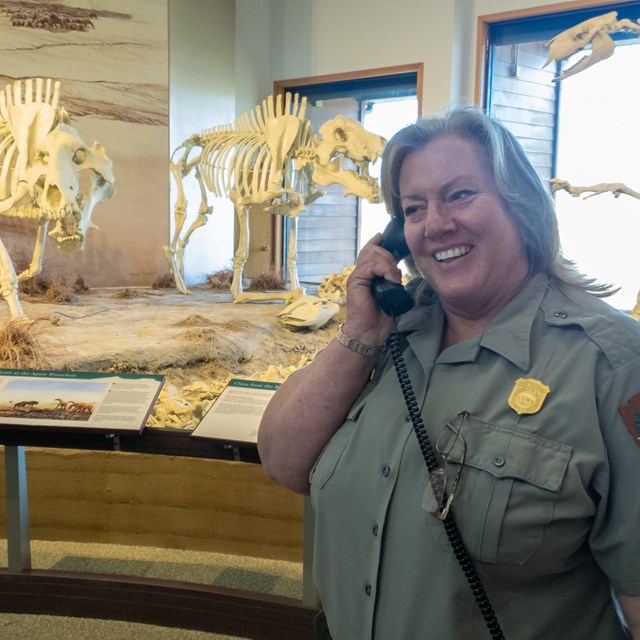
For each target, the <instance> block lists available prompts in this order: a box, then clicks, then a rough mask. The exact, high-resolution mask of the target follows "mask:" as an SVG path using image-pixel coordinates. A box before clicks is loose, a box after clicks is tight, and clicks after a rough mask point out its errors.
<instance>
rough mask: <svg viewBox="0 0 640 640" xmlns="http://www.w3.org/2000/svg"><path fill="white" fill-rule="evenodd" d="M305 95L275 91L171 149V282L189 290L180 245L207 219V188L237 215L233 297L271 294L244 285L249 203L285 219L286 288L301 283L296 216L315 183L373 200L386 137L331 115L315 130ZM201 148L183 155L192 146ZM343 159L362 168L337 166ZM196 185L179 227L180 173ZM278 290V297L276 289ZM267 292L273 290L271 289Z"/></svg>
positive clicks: (312, 196)
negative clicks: (196, 203)
mask: <svg viewBox="0 0 640 640" xmlns="http://www.w3.org/2000/svg"><path fill="white" fill-rule="evenodd" d="M305 110H306V98H304V97H303V98H302V99H299V97H298V94H296V95H295V96H293V98H292V96H291V94H289V93H287V94H286V95H285V98H284V103H283V100H282V96H277V98H276V100H275V104H274V100H273V96H269V98H268V99H267V100H265V101H263V102H262V105H259V106H257V107H256V108H255V109H254V110H253V111H251V112H250V113H248V114H244V115H243V116H241V117H240V118H239V119H238V120H236V121H235V122H234V123H233V124H231V125H223V126H220V127H216V128H213V129H208V130H205V131H204V132H203V133H201V134H194V135H192V136H191V137H190V138H189V139H188V140H186V141H185V142H183V143H182V144H181V145H180V146H179V147H178V148H177V149H175V151H174V152H173V154H172V156H171V163H170V171H171V174H172V175H173V177H174V179H175V182H176V185H177V198H176V202H175V207H174V218H175V231H174V234H173V236H172V239H171V242H170V244H169V245H168V246H166V247H164V250H165V254H166V255H167V258H168V260H169V264H170V267H171V271H172V272H173V275H174V279H175V282H176V287H177V289H178V291H180V292H182V293H188V289H187V286H186V284H185V281H184V252H185V248H186V246H187V243H188V242H189V238H190V236H191V234H192V233H193V232H194V231H195V230H196V229H197V228H199V227H201V226H202V225H204V224H206V222H207V219H208V216H209V214H211V212H212V207H210V206H209V203H208V200H207V193H208V192H209V193H211V194H212V195H214V196H216V197H228V198H230V199H231V201H232V202H233V204H234V208H235V212H236V215H237V218H238V231H239V237H238V244H237V247H236V253H235V256H234V259H233V281H232V283H231V293H232V295H233V298H234V301H236V302H240V301H243V300H247V299H263V298H264V297H267V296H269V294H257V293H243V291H242V272H243V269H244V265H245V263H246V261H247V258H248V251H249V210H250V207H251V205H256V204H258V205H263V206H264V210H265V211H266V212H268V213H270V214H275V215H283V216H287V217H288V218H289V220H290V225H289V228H290V232H289V233H290V237H289V243H288V255H287V270H288V275H289V280H290V286H291V290H296V289H300V284H299V281H298V276H297V270H296V259H297V254H296V235H297V234H296V232H297V217H298V215H299V214H300V213H301V212H302V211H304V208H305V205H308V204H310V203H312V202H314V201H315V200H317V199H318V198H320V197H321V196H323V195H324V193H325V192H324V191H323V190H322V189H321V188H320V187H321V186H328V185H331V184H339V185H341V186H342V187H344V189H345V195H349V194H353V195H356V196H359V197H361V198H366V199H367V200H369V201H371V202H379V200H380V189H379V185H378V182H377V180H376V179H374V178H371V177H370V176H369V172H368V168H369V164H370V163H371V162H375V161H376V160H377V159H378V158H379V156H380V154H381V152H382V149H383V146H384V144H385V140H384V138H382V137H381V136H378V135H375V134H373V133H370V132H368V131H366V130H365V129H364V128H363V127H362V126H361V125H360V123H358V122H356V121H354V120H350V119H348V118H344V117H343V116H340V115H338V116H336V117H335V118H332V119H331V120H329V121H327V122H325V123H324V124H323V125H322V126H321V127H320V129H319V134H320V137H317V136H316V135H315V134H314V133H313V130H312V128H311V123H310V121H309V120H307V119H305ZM194 149H196V150H199V153H197V155H195V156H194V157H193V158H191V159H189V155H190V154H191V152H192V150H194ZM345 159H349V160H350V161H352V162H353V163H355V165H356V167H357V168H358V169H359V170H360V173H358V171H357V170H354V169H349V168H347V167H345V166H343V161H344V160H345ZM192 171H193V172H194V174H195V179H196V181H197V183H198V185H199V188H200V194H201V202H200V208H199V210H198V214H197V216H196V218H195V219H194V221H193V223H192V224H191V225H190V226H189V227H188V228H187V229H186V230H185V229H184V226H185V222H186V217H187V214H186V210H187V200H186V197H185V192H184V188H183V180H184V178H185V177H186V176H188V175H189V174H190V173H191V172H192ZM276 295H277V297H283V296H282V295H279V294H276ZM271 297H273V296H271Z"/></svg>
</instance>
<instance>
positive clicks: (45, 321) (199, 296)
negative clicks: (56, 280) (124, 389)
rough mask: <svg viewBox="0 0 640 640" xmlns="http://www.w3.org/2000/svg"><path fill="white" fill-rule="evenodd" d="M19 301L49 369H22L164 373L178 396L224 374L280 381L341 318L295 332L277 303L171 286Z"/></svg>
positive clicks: (168, 388) (2, 315)
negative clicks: (182, 291)
mask: <svg viewBox="0 0 640 640" xmlns="http://www.w3.org/2000/svg"><path fill="white" fill-rule="evenodd" d="M20 300H21V302H22V304H23V307H24V309H25V311H26V313H27V315H28V317H29V318H30V319H31V320H32V321H33V323H32V324H33V325H34V330H35V331H36V332H37V334H38V340H39V344H40V345H41V349H42V354H43V355H44V356H45V357H46V366H44V367H26V368H46V369H47V370H70V371H93V372H113V373H149V374H162V375H165V376H166V380H165V385H164V389H163V390H164V391H165V392H169V393H171V394H172V395H177V396H180V395H181V393H182V391H181V390H182V389H184V388H185V387H190V386H192V385H194V383H196V384H197V385H199V386H200V387H202V388H204V387H205V386H206V387H209V389H211V388H213V387H216V384H215V383H222V382H224V381H225V380H226V379H228V377H229V376H238V377H257V376H260V375H264V374H265V373H267V372H270V374H271V378H272V379H275V380H276V381H278V380H277V378H278V377H286V376H287V375H289V374H290V373H291V371H292V370H293V369H294V368H297V367H299V366H301V365H303V364H304V363H306V362H308V361H309V360H310V359H312V358H313V356H314V355H315V354H316V353H317V351H318V350H319V349H321V348H323V347H324V346H325V345H326V344H327V343H328V342H329V340H330V339H331V338H332V337H333V336H334V335H335V331H336V326H337V322H338V321H339V320H338V317H335V318H334V319H333V320H331V321H330V322H329V323H328V324H327V325H326V326H325V327H323V328H322V329H319V330H316V331H309V330H304V329H303V330H298V331H294V330H292V329H291V328H290V327H288V326H287V325H284V324H283V323H282V322H281V321H280V319H279V318H278V316H277V314H278V312H279V311H281V310H282V309H283V303H282V302H281V301H278V302H260V303H256V302H250V303H243V304H234V303H233V301H232V298H231V294H230V293H226V292H222V293H220V292H217V291H213V290H211V289H210V288H208V287H206V286H205V285H201V286H196V287H193V288H192V291H191V293H190V295H182V294H179V293H177V292H176V291H175V289H152V288H133V289H93V290H90V291H88V292H83V293H79V294H75V295H74V296H73V298H72V299H71V301H70V302H64V303H48V302H46V301H44V300H43V299H40V298H38V297H35V296H29V295H25V294H23V295H21V297H20ZM8 320H9V310H8V307H7V306H6V305H5V304H3V303H0V323H4V322H6V321H8ZM0 366H4V367H7V363H6V362H5V363H1V362H0ZM10 368H16V367H10ZM274 376H275V378H274ZM208 400H211V401H212V398H211V393H209V395H208ZM156 426H160V425H156ZM171 426H176V425H175V424H173V425H171ZM188 426H191V427H192V426H194V425H193V424H189V425H188Z"/></svg>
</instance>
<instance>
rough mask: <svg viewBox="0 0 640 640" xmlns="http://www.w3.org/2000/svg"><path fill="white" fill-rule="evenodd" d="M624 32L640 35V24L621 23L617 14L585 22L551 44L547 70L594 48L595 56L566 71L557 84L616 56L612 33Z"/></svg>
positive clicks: (589, 56)
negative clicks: (583, 50)
mask: <svg viewBox="0 0 640 640" xmlns="http://www.w3.org/2000/svg"><path fill="white" fill-rule="evenodd" d="M620 31H629V32H631V33H635V35H636V36H640V24H638V23H636V22H632V21H631V20H628V19H627V18H623V19H622V20H618V14H617V12H616V11H610V12H609V13H605V14H603V15H601V16H596V17H595V18H590V19H589V20H585V21H584V22H581V23H580V24H577V25H575V26H574V27H571V28H570V29H566V30H565V31H562V32H561V33H559V34H558V35H557V36H555V37H553V38H551V40H549V41H548V42H547V44H546V46H547V47H548V48H549V57H548V58H547V61H546V62H545V63H544V65H543V66H545V67H546V66H547V65H548V64H549V63H550V62H552V61H555V62H560V61H562V60H564V59H565V58H568V57H569V56H572V55H573V54H574V53H577V52H578V51H580V50H581V49H584V48H585V47H588V46H589V45H591V54H590V55H585V56H583V57H582V58H580V60H578V62H577V63H576V64H574V65H573V66H571V67H569V68H568V69H565V70H564V71H563V72H562V73H561V74H560V75H559V76H558V77H557V78H554V82H558V81H560V80H564V79H565V78H568V77H569V76H573V75H575V74H576V73H580V72H581V71H584V70H585V69H588V68H589V67H592V66H593V65H594V64H597V63H598V62H601V61H602V60H606V59H607V58H610V57H611V56H612V55H613V52H614V50H615V43H614V41H613V39H612V38H611V35H610V34H612V33H617V32H620Z"/></svg>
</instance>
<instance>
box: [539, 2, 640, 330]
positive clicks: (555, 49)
mask: <svg viewBox="0 0 640 640" xmlns="http://www.w3.org/2000/svg"><path fill="white" fill-rule="evenodd" d="M618 32H627V33H631V34H633V35H635V36H637V37H640V21H638V22H633V21H631V20H628V19H627V18H623V19H622V20H618V14H617V12H616V11H610V12H609V13H605V14H603V15H600V16H595V17H594V18H590V19H589V20H585V21H584V22H581V23H579V24H577V25H575V26H574V27H571V28H570V29H566V30H565V31H562V32H561V33H559V34H558V35H557V36H555V37H554V38H551V40H549V41H548V42H547V47H548V48H549V56H548V58H547V61H546V62H545V64H544V66H545V67H546V66H547V65H548V64H549V63H550V62H562V61H563V60H565V59H567V58H569V57H570V56H572V55H573V54H575V53H578V51H581V50H583V49H585V48H586V47H588V46H589V45H590V46H591V53H590V54H589V55H585V56H583V57H582V58H580V60H578V62H576V63H575V64H574V65H572V66H571V67H569V68H568V69H565V70H564V71H563V72H562V73H561V74H560V75H559V76H557V77H556V78H554V79H553V80H554V82H559V81H562V80H565V79H566V78H568V77H570V76H573V75H575V74H577V73H580V72H582V71H584V70H585V69H588V68H589V67H592V66H593V65H595V64H597V63H598V62H601V61H602V60H606V59H607V58H610V57H611V56H612V55H613V54H614V52H615V42H614V41H613V38H612V37H611V34H612V33H618ZM550 182H551V190H552V192H557V191H566V192H567V193H569V194H570V195H571V196H572V197H574V198H577V197H579V196H581V195H582V196H584V198H585V199H586V198H591V197H593V196H596V195H600V194H603V193H611V194H613V196H614V197H615V198H618V197H620V195H628V196H631V197H633V198H637V199H640V192H638V191H635V190H634V189H632V188H630V187H628V186H627V185H625V184H623V183H621V182H612V183H609V182H601V183H598V184H595V185H590V186H584V187H583V186H574V185H572V184H571V183H570V182H568V181H567V180H564V179H560V178H557V177H555V178H552V179H551V181H550ZM585 194H586V195H585ZM630 315H631V316H632V317H633V318H635V319H636V320H640V292H638V294H637V297H636V305H635V307H634V308H633V309H632V310H631V312H630Z"/></svg>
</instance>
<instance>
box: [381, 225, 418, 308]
mask: <svg viewBox="0 0 640 640" xmlns="http://www.w3.org/2000/svg"><path fill="white" fill-rule="evenodd" d="M380 246H381V247H382V248H383V249H386V250H387V251H388V252H389V253H391V254H392V255H393V257H394V258H395V259H396V262H400V260H402V259H403V258H406V257H407V256H408V255H409V247H408V246H407V243H406V242H405V239H404V220H403V219H402V218H392V219H391V222H389V224H388V225H387V226H386V228H385V230H384V231H383V232H382V242H381V243H380ZM371 286H372V288H373V295H374V296H375V298H376V302H377V303H378V306H379V307H380V308H381V309H382V310H383V311H384V312H385V313H386V314H387V315H388V316H393V317H395V316H401V315H402V314H403V313H406V312H407V311H409V309H411V308H412V307H413V304H414V303H413V298H412V297H411V294H410V293H409V292H408V291H407V290H406V289H405V288H404V287H403V286H402V285H401V284H400V283H399V282H390V281H389V280H386V279H385V278H381V277H376V278H374V279H373V281H372V283H371Z"/></svg>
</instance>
